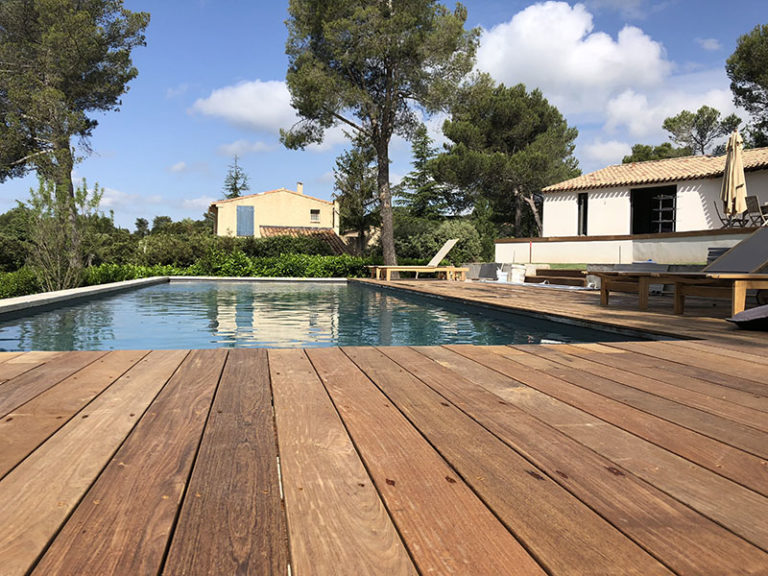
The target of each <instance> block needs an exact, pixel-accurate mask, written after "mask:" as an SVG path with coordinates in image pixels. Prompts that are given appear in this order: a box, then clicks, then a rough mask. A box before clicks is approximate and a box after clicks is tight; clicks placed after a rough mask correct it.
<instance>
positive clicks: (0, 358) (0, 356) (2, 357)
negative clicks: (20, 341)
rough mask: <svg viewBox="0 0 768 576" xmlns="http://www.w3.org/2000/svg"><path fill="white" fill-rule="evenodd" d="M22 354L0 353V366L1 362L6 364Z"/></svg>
mask: <svg viewBox="0 0 768 576" xmlns="http://www.w3.org/2000/svg"><path fill="white" fill-rule="evenodd" d="M22 354H23V352H0V364H2V363H3V362H7V361H8V360H10V359H11V358H16V357H17V356H21V355H22Z"/></svg>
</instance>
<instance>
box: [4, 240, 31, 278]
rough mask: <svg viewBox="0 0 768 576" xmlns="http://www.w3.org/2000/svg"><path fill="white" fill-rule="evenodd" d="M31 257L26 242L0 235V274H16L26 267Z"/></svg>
mask: <svg viewBox="0 0 768 576" xmlns="http://www.w3.org/2000/svg"><path fill="white" fill-rule="evenodd" d="M28 255H29V246H28V245H27V244H26V242H23V241H22V240H19V239H18V238H14V237H13V236H8V235H6V234H0V272H14V271H16V270H18V269H19V268H21V267H22V266H24V262H26V260H27V256H28Z"/></svg>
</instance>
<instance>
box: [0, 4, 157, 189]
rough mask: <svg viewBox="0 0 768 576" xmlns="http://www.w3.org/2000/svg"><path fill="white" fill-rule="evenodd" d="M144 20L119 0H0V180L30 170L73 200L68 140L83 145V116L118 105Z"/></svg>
mask: <svg viewBox="0 0 768 576" xmlns="http://www.w3.org/2000/svg"><path fill="white" fill-rule="evenodd" d="M148 22H149V15H148V14H146V13H143V12H139V13H132V12H130V11H128V10H125V9H124V8H123V6H122V1H121V0H77V1H75V0H3V2H1V3H0V62H2V65H3V71H2V74H0V111H2V122H0V180H3V179H5V178H7V177H12V176H18V175H22V174H24V173H26V172H28V171H29V170H32V169H34V170H37V171H38V173H39V174H40V175H42V176H43V177H44V178H46V179H47V180H50V181H52V182H53V183H54V184H55V185H56V186H57V187H61V188H64V189H66V190H68V191H69V192H70V198H71V199H72V200H74V195H75V193H74V185H73V184H72V180H71V174H72V167H73V166H74V162H75V156H74V154H73V149H72V138H73V137H77V138H79V139H80V141H81V143H82V144H84V145H85V149H86V150H87V139H88V138H89V137H90V136H91V134H92V132H93V129H94V128H95V127H96V125H97V121H96V120H95V119H94V118H92V117H91V116H90V114H92V113H93V112H105V111H109V110H115V109H117V108H118V106H119V105H120V96H121V95H122V94H123V93H124V92H125V91H126V90H127V84H128V82H130V81H131V80H132V79H133V78H134V77H135V76H136V75H137V73H138V72H137V70H136V68H134V66H133V64H132V62H131V57H130V54H131V50H132V49H133V48H134V47H135V46H138V45H143V44H144V35H143V32H144V29H145V28H146V26H147V24H148Z"/></svg>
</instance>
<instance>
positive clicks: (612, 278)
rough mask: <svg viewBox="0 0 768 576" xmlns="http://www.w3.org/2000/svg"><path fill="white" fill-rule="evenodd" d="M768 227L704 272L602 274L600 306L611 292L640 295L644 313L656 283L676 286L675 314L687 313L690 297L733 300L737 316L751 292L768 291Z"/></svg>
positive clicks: (732, 307) (713, 263)
mask: <svg viewBox="0 0 768 576" xmlns="http://www.w3.org/2000/svg"><path fill="white" fill-rule="evenodd" d="M767 267H768V228H760V229H758V230H756V231H755V232H754V233H752V234H751V235H750V236H749V237H747V238H745V239H744V240H742V241H741V242H739V243H738V244H737V245H736V246H734V247H733V248H731V249H730V250H728V251H727V252H725V253H724V254H723V255H721V256H720V257H719V258H717V259H716V260H715V261H714V262H712V263H711V264H709V265H708V266H707V267H706V268H704V269H703V270H702V271H701V272H665V271H640V270H638V271H613V272H600V273H598V274H597V275H598V276H600V278H601V287H600V304H602V305H603V306H607V305H608V301H609V298H610V292H611V291H615V292H637V293H638V300H639V302H638V306H639V308H640V310H646V309H647V308H648V290H649V287H650V285H651V284H652V283H654V284H671V285H673V286H674V287H675V298H674V312H675V314H682V313H683V312H684V311H685V297H686V296H701V297H707V298H730V300H731V312H732V314H733V315H736V314H738V313H739V312H742V311H743V310H744V309H745V307H746V298H747V290H751V289H758V290H759V289H768V274H764V273H761V271H763V270H764V269H765V268H767Z"/></svg>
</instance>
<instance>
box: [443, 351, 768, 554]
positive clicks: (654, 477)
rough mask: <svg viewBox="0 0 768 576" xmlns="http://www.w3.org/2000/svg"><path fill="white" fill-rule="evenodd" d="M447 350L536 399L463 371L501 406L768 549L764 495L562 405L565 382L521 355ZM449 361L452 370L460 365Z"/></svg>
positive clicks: (480, 373) (767, 507)
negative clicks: (535, 420)
mask: <svg viewBox="0 0 768 576" xmlns="http://www.w3.org/2000/svg"><path fill="white" fill-rule="evenodd" d="M450 348H451V349H452V351H454V352H455V353H456V354H461V355H463V356H464V360H465V361H466V360H470V359H471V360H472V361H474V362H476V363H478V364H479V365H481V366H484V367H486V368H487V369H489V370H493V371H497V372H500V373H501V374H502V375H503V376H506V377H508V378H514V379H517V380H518V381H520V382H522V383H524V384H525V385H526V386H528V387H530V388H533V389H535V390H538V391H539V392H541V394H531V393H529V392H527V391H526V392H525V393H518V389H519V388H520V387H517V388H515V387H509V386H505V385H504V384H503V381H502V382H500V381H499V380H497V379H494V378H493V377H492V376H491V375H490V374H488V376H489V377H488V378H485V377H483V371H481V370H480V371H478V370H474V371H472V372H471V373H469V372H468V373H467V374H465V377H466V378H468V379H471V380H472V381H476V382H477V383H478V384H480V385H481V386H483V387H486V388H488V389H490V390H491V391H492V392H494V393H496V394H498V395H499V396H501V397H502V398H503V399H504V400H505V401H508V402H511V403H513V404H514V405H515V406H517V407H519V408H521V409H522V410H524V411H526V412H528V413H529V414H531V415H533V416H535V417H536V418H539V419H540V420H543V421H544V422H546V423H548V424H549V425H550V426H553V427H554V428H556V429H558V430H560V431H561V432H563V433H564V434H566V435H567V436H570V437H571V438H573V439H574V440H577V441H579V442H581V443H582V444H584V445H585V446H587V447H589V448H590V449H592V450H594V451H595V452H597V453H599V454H601V455H603V456H605V457H606V458H608V459H609V460H612V461H613V462H616V463H617V464H619V465H620V466H621V467H622V468H624V469H626V470H629V471H630V472H632V473H633V474H635V475H636V476H638V477H640V478H642V479H644V480H646V481H647V482H649V483H651V484H653V485H654V486H656V487H658V488H660V489H661V490H663V491H665V492H667V493H668V494H669V495H671V496H673V497H674V498H676V499H678V500H680V501H681V502H683V503H685V504H687V505H689V506H690V507H692V508H693V509H695V510H697V511H699V512H700V513H701V514H703V515H705V516H707V517H708V518H711V519H712V520H714V521H716V522H718V523H720V524H721V525H723V526H725V527H726V528H728V529H730V530H731V531H732V532H734V533H735V534H738V535H739V536H741V537H742V538H744V539H745V540H748V541H749V542H751V543H753V544H755V545H756V546H758V547H760V548H762V549H763V550H768V499H767V498H765V497H764V496H761V495H759V494H757V493H756V492H753V491H752V490H749V489H746V488H744V487H742V486H740V485H738V484H736V483H734V482H731V481H729V480H727V479H725V478H723V477H722V476H719V475H717V474H714V473H713V472H710V471H709V470H706V469H704V468H701V467H699V466H696V465H694V464H692V463H691V462H689V461H687V460H684V459H682V458H680V457H678V456H676V455H674V454H672V453H671V452H669V451H667V450H665V449H664V448H662V447H659V446H656V445H654V444H651V443H649V442H645V441H643V440H641V439H640V438H637V437H636V436H634V435H632V434H629V433H628V432H626V431H624V430H622V429H621V428H619V427H615V426H612V425H609V424H608V423H607V422H604V421H601V420H598V419H596V418H594V417H592V416H590V415H588V414H587V413H586V412H583V411H581V410H578V409H577V408H574V407H572V406H567V405H566V404H564V403H563V402H561V401H559V400H557V399H556V397H557V393H558V392H559V390H560V389H562V388H563V387H567V386H568V383H567V382H565V381H563V380H559V379H557V378H555V377H552V376H550V375H548V374H546V373H544V372H539V371H536V370H532V369H531V368H530V367H528V366H526V365H525V364H523V363H522V362H524V361H525V358H526V356H528V355H526V354H521V355H520V362H517V361H513V360H512V359H511V358H508V357H504V356H501V355H498V354H497V355H494V354H490V355H489V354H488V353H487V352H488V350H487V349H481V348H477V347H474V346H451V347H450ZM501 348H504V347H501ZM428 353H429V354H430V356H436V357H437V358H436V359H440V356H439V355H437V354H434V353H433V352H431V351H429V352H428ZM494 356H495V357H494ZM515 358H516V359H517V356H516V357H515ZM451 361H452V365H453V366H455V367H458V366H462V365H465V362H464V361H462V360H453V359H452V360H451ZM470 370H472V369H471V368H470ZM462 374H464V372H463V371H462ZM470 374H471V375H470ZM726 495H727V496H726Z"/></svg>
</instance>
